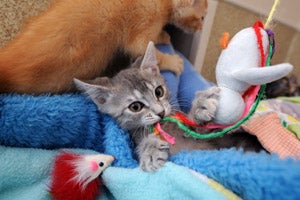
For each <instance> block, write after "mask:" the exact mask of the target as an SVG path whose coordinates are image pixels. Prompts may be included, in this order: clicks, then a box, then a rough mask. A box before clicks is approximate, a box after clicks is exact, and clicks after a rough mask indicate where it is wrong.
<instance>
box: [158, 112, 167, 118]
mask: <svg viewBox="0 0 300 200" xmlns="http://www.w3.org/2000/svg"><path fill="white" fill-rule="evenodd" d="M165 114H166V113H165V111H162V112H161V113H158V114H157V115H158V116H159V117H160V118H164V117H165Z"/></svg>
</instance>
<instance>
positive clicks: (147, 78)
mask: <svg viewBox="0 0 300 200" xmlns="http://www.w3.org/2000/svg"><path fill="white" fill-rule="evenodd" d="M75 84H76V86H77V87H78V88H79V89H80V90H82V91H84V92H85V93H86V94H87V95H88V96H89V97H90V98H91V99H92V100H93V101H94V102H95V103H96V104H97V106H98V108H99V110H100V111H101V112H103V113H106V114H109V115H111V116H112V117H113V118H115V119H116V120H117V122H118V123H119V124H120V126H121V127H122V128H124V129H127V130H135V129H138V128H140V127H146V126H149V125H153V124H155V123H156V122H158V121H159V120H160V119H161V118H163V117H164V116H166V115H169V114H170V112H171V106H170V104H169V98H170V94H169V90H168V89H167V86H166V83H165V81H164V79H163V77H162V76H161V75H160V73H159V69H158V67H157V62H156V57H155V49H154V45H153V44H151V45H150V46H148V48H147V51H146V54H145V56H144V59H143V61H142V63H141V64H140V66H139V67H131V68H129V69H126V70H123V71H121V72H120V73H118V74H117V75H116V76H115V77H113V78H111V79H110V78H107V77H102V78H97V79H95V80H93V81H89V82H82V81H79V80H77V79H76V80H75Z"/></svg>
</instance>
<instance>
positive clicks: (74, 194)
mask: <svg viewBox="0 0 300 200" xmlns="http://www.w3.org/2000/svg"><path fill="white" fill-rule="evenodd" d="M114 160H115V159H114V157H112V156H109V155H104V154H97V155H80V154H75V153H71V152H62V153H60V154H59V155H58V156H57V157H56V159H55V162H54V167H53V171H52V181H51V184H50V189H49V192H50V194H51V196H52V198H53V199H56V200H75V199H78V200H91V199H95V197H96V196H98V195H100V187H101V186H102V183H101V181H100V179H99V178H98V177H99V176H100V174H101V173H102V172H103V170H105V169H106V168H107V167H108V166H109V165H110V164H111V163H112V162H113V161H114Z"/></svg>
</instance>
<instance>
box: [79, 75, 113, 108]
mask: <svg viewBox="0 0 300 200" xmlns="http://www.w3.org/2000/svg"><path fill="white" fill-rule="evenodd" d="M73 81H74V84H75V86H76V87H77V88H78V90H80V91H81V92H83V93H85V94H86V95H87V96H89V97H90V98H91V99H92V100H93V101H94V102H95V103H96V104H97V105H99V104H100V105H101V104H105V103H106V102H107V99H108V98H109V97H110V96H111V95H112V92H111V91H112V89H113V85H112V83H111V80H110V79H109V78H107V77H99V78H96V79H94V80H89V81H81V80H79V79H76V78H74V79H73Z"/></svg>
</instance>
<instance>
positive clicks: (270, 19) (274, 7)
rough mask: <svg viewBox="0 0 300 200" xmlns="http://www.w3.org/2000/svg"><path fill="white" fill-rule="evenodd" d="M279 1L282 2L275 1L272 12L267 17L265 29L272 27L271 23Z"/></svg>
mask: <svg viewBox="0 0 300 200" xmlns="http://www.w3.org/2000/svg"><path fill="white" fill-rule="evenodd" d="M279 2H280V1H279V0H275V1H274V4H273V6H272V9H271V11H270V14H269V16H268V18H267V21H266V23H265V29H270V23H271V22H272V20H273V17H274V13H275V11H276V8H277V6H278V4H279Z"/></svg>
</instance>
